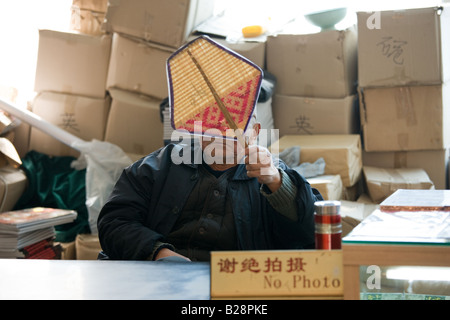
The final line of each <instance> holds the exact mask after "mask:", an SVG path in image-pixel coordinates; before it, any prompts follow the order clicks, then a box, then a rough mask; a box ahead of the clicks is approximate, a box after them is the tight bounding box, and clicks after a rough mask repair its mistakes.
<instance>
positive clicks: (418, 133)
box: [357, 7, 450, 200]
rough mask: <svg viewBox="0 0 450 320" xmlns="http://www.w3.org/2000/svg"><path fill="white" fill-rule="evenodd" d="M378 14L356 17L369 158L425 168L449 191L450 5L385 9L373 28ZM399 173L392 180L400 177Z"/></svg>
mask: <svg viewBox="0 0 450 320" xmlns="http://www.w3.org/2000/svg"><path fill="white" fill-rule="evenodd" d="M372 15H373V13H365V12H358V14H357V17H358V73H359V77H358V78H359V79H358V80H359V90H358V91H359V98H360V112H361V125H362V134H363V145H364V154H363V159H364V162H363V163H364V165H365V166H375V167H380V168H391V169H392V168H396V169H397V168H410V169H416V170H417V171H418V172H419V171H420V170H425V172H426V173H427V174H428V176H429V177H430V178H431V180H432V182H433V183H434V185H435V187H436V188H437V189H445V187H446V181H445V170H446V169H445V168H446V163H447V161H448V160H447V159H448V145H449V143H450V127H449V126H448V123H449V121H450V92H449V88H448V80H449V78H448V77H449V75H450V72H449V70H450V64H449V63H450V60H449V57H450V56H449V54H450V50H449V49H450V46H449V45H448V41H447V39H448V38H449V36H450V35H449V33H450V8H448V7H445V8H442V7H439V8H438V7H436V8H420V9H408V10H395V11H382V12H379V15H378V18H377V19H378V22H379V23H376V24H373V25H371V24H368V23H367V22H368V20H369V19H370V17H371V16H372ZM372 18H373V17H372ZM369 27H370V28H369ZM444 39H445V40H444ZM445 124H447V125H445ZM371 171H372V175H373V169H371ZM382 172H383V171H382V170H381V169H380V174H379V175H378V178H377V179H379V178H380V177H381V176H383V173H382ZM380 175H381V176H380ZM384 176H385V175H384ZM390 177H391V180H392V177H393V176H390ZM394 177H396V179H394V180H395V181H392V184H395V183H397V182H398V181H396V180H399V179H401V176H400V175H394ZM424 179H425V180H427V179H426V177H424ZM421 182H427V181H421ZM411 186H412V185H411ZM427 188H428V185H427ZM391 189H392V188H391ZM391 189H390V190H391ZM394 189H395V188H394ZM391 191H395V190H391ZM391 191H389V192H391ZM389 192H387V193H386V194H385V195H384V196H388V195H389ZM374 197H375V196H374ZM375 198H377V199H378V200H379V198H380V197H379V196H377V197H375ZM373 200H375V199H373Z"/></svg>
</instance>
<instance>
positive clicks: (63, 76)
mask: <svg viewBox="0 0 450 320" xmlns="http://www.w3.org/2000/svg"><path fill="white" fill-rule="evenodd" d="M110 51H111V36H109V35H102V36H93V35H87V34H81V33H71V32H60V31H54V30H40V31H39V49H38V59H37V65H36V78H35V91H36V92H37V93H38V94H37V96H36V98H35V100H34V102H33V106H32V111H33V112H34V113H35V114H37V115H38V116H40V117H42V118H43V119H45V120H47V121H49V122H50V123H52V124H55V125H57V126H59V127H61V128H62V129H64V130H66V131H68V132H69V133H72V134H73V135H75V136H77V137H79V138H81V139H84V140H87V141H90V140H92V139H97V140H103V139H104V132H105V125H106V121H105V120H106V119H105V117H106V116H105V115H107V114H108V112H109V104H110V102H109V98H108V96H107V94H106V76H107V72H108V65H109V57H110ZM94 115H95V117H94ZM29 149H33V150H35V151H38V152H42V153H46V154H49V155H53V156H64V155H72V156H77V155H78V153H77V152H76V151H75V150H73V149H70V148H68V147H66V146H64V145H63V144H62V143H61V142H59V141H57V140H56V139H55V138H54V137H51V136H49V135H47V134H45V133H42V132H41V131H40V130H38V129H36V128H34V127H33V128H31V133H30V141H29Z"/></svg>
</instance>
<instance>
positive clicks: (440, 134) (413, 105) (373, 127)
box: [360, 84, 450, 151]
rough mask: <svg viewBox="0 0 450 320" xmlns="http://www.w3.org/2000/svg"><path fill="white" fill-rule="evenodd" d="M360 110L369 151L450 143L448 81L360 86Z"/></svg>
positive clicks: (427, 147)
mask: <svg viewBox="0 0 450 320" xmlns="http://www.w3.org/2000/svg"><path fill="white" fill-rule="evenodd" d="M360 113H361V126H362V131H363V137H364V150H366V151H400V150H404V151H410V150H440V149H444V148H445V147H446V146H447V145H449V143H450V126H449V125H448V123H450V92H449V88H448V85H447V84H444V85H436V86H408V87H389V88H362V89H361V88H360ZM446 124H447V125H446Z"/></svg>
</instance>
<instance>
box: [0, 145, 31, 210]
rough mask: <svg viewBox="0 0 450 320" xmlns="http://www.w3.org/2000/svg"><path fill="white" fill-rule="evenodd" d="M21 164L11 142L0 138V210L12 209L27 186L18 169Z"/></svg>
mask: <svg viewBox="0 0 450 320" xmlns="http://www.w3.org/2000/svg"><path fill="white" fill-rule="evenodd" d="M21 164H22V161H21V160H20V156H19V154H18V153H17V151H16V148H15V147H14V145H13V144H12V142H11V141H9V140H8V139H6V138H0V212H5V211H10V210H12V209H13V208H14V206H15V205H16V203H17V201H18V200H19V199H20V197H21V196H22V194H23V192H24V191H25V188H26V187H27V183H28V179H27V176H26V174H25V172H24V171H22V170H21V169H20V165H21Z"/></svg>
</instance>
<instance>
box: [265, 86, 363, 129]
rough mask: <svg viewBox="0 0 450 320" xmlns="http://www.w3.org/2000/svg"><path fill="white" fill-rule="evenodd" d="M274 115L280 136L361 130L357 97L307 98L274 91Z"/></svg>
mask: <svg viewBox="0 0 450 320" xmlns="http://www.w3.org/2000/svg"><path fill="white" fill-rule="evenodd" d="M273 117H274V125H275V128H276V129H279V130H280V136H283V135H285V134H354V133H359V129H360V125H359V108H358V97H357V96H356V95H353V96H348V97H345V98H342V99H326V98H307V97H297V96H285V95H280V94H275V95H274V97H273Z"/></svg>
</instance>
